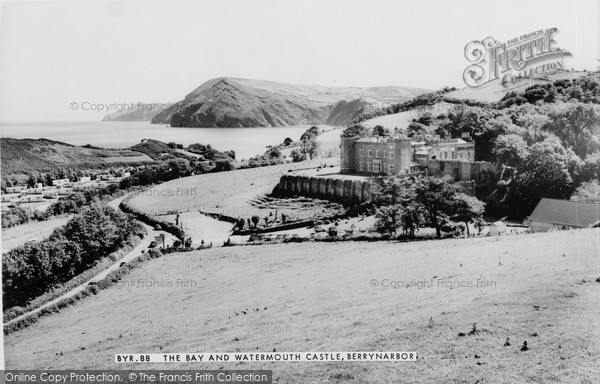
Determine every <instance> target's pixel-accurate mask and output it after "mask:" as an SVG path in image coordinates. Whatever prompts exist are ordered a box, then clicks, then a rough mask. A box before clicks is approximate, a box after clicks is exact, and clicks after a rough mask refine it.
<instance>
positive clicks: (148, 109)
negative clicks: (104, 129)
mask: <svg viewBox="0 0 600 384" xmlns="http://www.w3.org/2000/svg"><path fill="white" fill-rule="evenodd" d="M170 105H172V103H149V104H135V103H132V104H131V107H132V109H127V110H123V111H120V112H113V113H110V114H108V115H106V116H104V118H103V119H102V121H152V119H153V118H154V116H156V115H157V114H158V113H160V112H162V111H163V110H164V109H165V108H167V107H168V106H170Z"/></svg>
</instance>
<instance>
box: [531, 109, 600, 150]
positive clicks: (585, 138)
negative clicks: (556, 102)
mask: <svg viewBox="0 0 600 384" xmlns="http://www.w3.org/2000/svg"><path fill="white" fill-rule="evenodd" d="M548 118H549V121H548V122H547V123H546V124H545V125H544V127H543V128H544V129H545V130H547V131H549V132H551V133H553V134H555V135H556V136H558V137H559V138H560V140H561V141H562V142H563V144H564V145H565V147H568V148H572V149H573V151H574V152H575V154H577V155H578V156H579V157H580V158H582V159H585V158H586V157H587V155H588V154H590V153H592V152H596V151H597V150H599V149H600V148H599V147H598V146H597V145H598V144H599V143H598V136H599V135H600V106H598V105H594V104H584V103H579V102H577V103H565V104H562V105H560V106H558V107H553V108H552V109H550V111H549V114H548Z"/></svg>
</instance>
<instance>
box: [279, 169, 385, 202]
mask: <svg viewBox="0 0 600 384" xmlns="http://www.w3.org/2000/svg"><path fill="white" fill-rule="evenodd" d="M279 191H280V192H281V193H285V194H293V195H302V196H310V197H318V198H323V199H329V200H338V201H339V200H341V201H344V202H353V203H357V202H358V203H362V202H365V201H369V200H371V197H372V194H373V191H374V188H373V187H372V186H371V183H369V182H368V181H362V180H344V179H333V178H325V177H311V176H297V175H283V176H281V179H279Z"/></svg>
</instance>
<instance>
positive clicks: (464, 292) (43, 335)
mask: <svg viewBox="0 0 600 384" xmlns="http://www.w3.org/2000/svg"><path fill="white" fill-rule="evenodd" d="M599 235H600V229H587V230H580V231H563V232H552V233H546V234H534V235H518V236H506V237H500V238H495V237H491V238H478V239H462V240H440V241H428V242H415V243H385V242H377V243H361V242H350V243H303V244H280V245H270V246H247V247H229V248H214V249H210V250H205V251H196V252H189V253H179V254H173V255H166V256H163V257H162V258H161V259H155V260H152V261H149V262H148V263H146V264H145V265H143V266H142V267H141V268H140V269H138V270H136V271H134V272H133V273H132V274H131V275H130V276H127V277H126V278H124V279H123V281H122V283H123V284H121V286H114V287H112V288H109V289H108V290H105V291H101V292H100V293H99V294H98V295H96V296H92V297H89V298H87V299H85V300H84V301H83V302H81V303H80V304H78V305H76V306H73V307H70V308H68V309H66V310H64V311H63V312H62V313H58V314H54V315H51V316H49V317H46V318H42V319H41V320H40V322H39V323H38V324H35V325H32V326H30V327H29V328H27V329H25V330H23V331H18V332H15V333H12V334H10V335H8V336H5V339H4V341H5V351H6V352H5V353H6V366H7V368H9V369H16V368H22V369H25V368H30V369H32V368H38V369H40V368H49V367H52V368H54V369H59V368H71V369H74V368H84V367H85V368H87V369H103V368H110V367H114V360H113V359H112V357H113V356H114V354H115V353H120V352H124V351H125V350H127V351H128V352H136V353H143V352H148V353H170V352H181V351H187V352H235V351H240V352H270V351H274V350H276V351H278V352H279V351H323V352H325V351H386V350H388V351H416V352H417V353H418V356H419V360H418V361H417V362H414V363H401V362H398V363H374V362H367V363H360V362H355V363H348V362H335V363H284V362H263V363H244V364H227V363H225V365H224V368H225V369H261V368H262V369H273V374H274V379H275V378H279V380H278V382H281V383H313V382H328V381H329V382H338V381H339V380H335V378H339V377H343V378H344V382H347V383H382V382H398V380H397V378H398V377H401V378H402V380H401V382H406V383H428V384H429V383H455V382H461V383H462V382H464V383H475V382H477V381H479V382H506V383H509V382H510V383H515V382H518V383H539V382H573V383H575V382H577V383H584V382H590V383H591V382H593V381H594V377H598V375H599V374H600V368H599V367H600V364H598V363H599V361H598V359H599V356H600V349H599V347H600V346H599V345H598V343H597V340H598V335H599V334H598V327H597V319H598V316H600V313H599V309H598V305H597V302H598V297H599V296H600V283H599V282H598V281H597V280H596V279H597V278H599V277H600V267H599V265H598V263H597V260H598V257H599V256H600V254H599V252H600V243H599V241H600V236H599ZM499 262H500V263H499ZM384 279H389V280H394V281H398V282H402V281H413V282H414V281H423V280H424V281H433V282H434V284H433V285H432V286H431V287H425V286H422V287H423V288H421V289H419V288H418V287H417V286H412V287H411V288H408V289H407V288H401V289H393V288H390V287H387V288H386V287H382V286H381V285H382V283H383V284H384V285H385V284H387V283H384V282H383V280H384ZM477 279H483V280H486V281H494V282H495V284H494V285H493V286H492V285H490V286H487V287H486V286H482V287H479V288H477V287H459V288H453V289H450V288H449V287H448V286H445V285H444V284H447V283H448V282H450V283H451V284H454V283H452V282H455V281H456V282H462V281H471V282H473V283H474V284H475V283H476V281H477ZM157 281H161V282H172V283H173V285H171V286H169V287H163V288H161V287H158V286H155V287H154V288H152V287H150V286H136V284H137V282H142V284H146V283H145V282H148V283H150V282H157ZM177 281H183V282H190V284H188V285H187V286H181V285H180V286H177V285H175V282H177ZM374 281H375V282H376V283H377V286H376V287H374V286H373V285H374V283H373V282H374ZM438 281H442V282H445V283H442V285H438V284H439V283H438ZM191 282H193V283H194V284H193V285H192V284H191ZM249 282H251V284H250V283H249ZM126 284H129V285H126ZM474 323H476V326H475V328H476V329H475V332H473V333H472V334H469V332H471V331H472V329H473V324H474ZM459 333H463V334H464V335H463V336H460V335H459ZM507 338H509V340H510V345H508V346H504V345H505V341H506V340H507ZM524 341H527V343H528V348H529V349H528V350H527V351H521V346H522V345H523V342H524ZM40 345H45V346H46V347H45V348H42V349H40ZM221 365H223V364H221V363H201V365H198V364H196V365H194V367H195V368H197V369H217V368H218V367H219V366H221ZM190 367H192V366H191V365H190V364H189V363H187V364H186V363H179V364H177V363H169V364H152V365H151V366H149V365H140V364H137V365H135V364H126V366H123V367H120V368H122V369H149V368H152V369H163V368H164V369H190ZM390 379H391V381H390ZM274 381H275V380H274Z"/></svg>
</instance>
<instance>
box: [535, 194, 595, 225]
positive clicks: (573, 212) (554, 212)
mask: <svg viewBox="0 0 600 384" xmlns="http://www.w3.org/2000/svg"><path fill="white" fill-rule="evenodd" d="M529 220H534V221H541V222H544V223H552V224H559V225H568V226H573V227H589V226H591V225H592V224H594V223H595V222H596V221H598V220H600V204H597V203H587V202H582V201H570V200H558V199H547V198H542V200H541V201H540V202H539V203H538V205H537V207H535V209H534V210H533V213H532V214H531V216H529Z"/></svg>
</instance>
